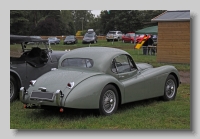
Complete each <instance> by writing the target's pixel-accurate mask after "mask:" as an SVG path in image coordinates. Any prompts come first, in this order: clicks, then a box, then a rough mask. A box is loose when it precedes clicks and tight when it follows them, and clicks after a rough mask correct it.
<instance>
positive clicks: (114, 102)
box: [99, 84, 119, 116]
mask: <svg viewBox="0 0 200 139" xmlns="http://www.w3.org/2000/svg"><path fill="white" fill-rule="evenodd" d="M118 101H119V100H118V93H117V89H116V88H115V87H114V86H113V85H110V84H109V85H106V86H105V87H104V89H103V90H102V92H101V96H100V100H99V112H100V114H101V115H104V116H108V115H111V114H113V113H115V112H116V111H117V108H118ZM106 105H107V106H106Z"/></svg>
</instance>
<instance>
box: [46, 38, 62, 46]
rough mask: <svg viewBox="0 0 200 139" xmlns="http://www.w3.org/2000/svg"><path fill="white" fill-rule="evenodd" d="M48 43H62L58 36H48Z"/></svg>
mask: <svg viewBox="0 0 200 139" xmlns="http://www.w3.org/2000/svg"><path fill="white" fill-rule="evenodd" d="M48 43H50V44H59V43H60V39H58V38H57V37H49V38H48Z"/></svg>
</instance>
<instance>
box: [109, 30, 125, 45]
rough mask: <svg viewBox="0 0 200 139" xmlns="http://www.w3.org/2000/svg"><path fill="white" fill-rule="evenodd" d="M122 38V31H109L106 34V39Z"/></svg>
mask: <svg viewBox="0 0 200 139" xmlns="http://www.w3.org/2000/svg"><path fill="white" fill-rule="evenodd" d="M121 39H122V32H121V31H109V32H108V33H107V35H106V40H107V41H108V42H109V41H113V40H117V41H119V40H121Z"/></svg>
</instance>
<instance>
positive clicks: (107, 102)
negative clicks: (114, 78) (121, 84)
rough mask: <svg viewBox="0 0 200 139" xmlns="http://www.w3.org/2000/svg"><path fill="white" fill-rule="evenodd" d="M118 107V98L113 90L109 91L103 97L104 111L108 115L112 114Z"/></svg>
mask: <svg viewBox="0 0 200 139" xmlns="http://www.w3.org/2000/svg"><path fill="white" fill-rule="evenodd" d="M115 106H116V96H115V93H114V92H113V91H112V90H108V91H107V92H106V93H105V94H104V96H103V109H104V111H105V112H106V113H111V112H112V111H113V110H114V109H115Z"/></svg>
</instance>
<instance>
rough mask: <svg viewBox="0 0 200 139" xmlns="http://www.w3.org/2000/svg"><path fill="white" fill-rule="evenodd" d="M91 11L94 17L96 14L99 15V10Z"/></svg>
mask: <svg viewBox="0 0 200 139" xmlns="http://www.w3.org/2000/svg"><path fill="white" fill-rule="evenodd" d="M91 12H92V14H94V15H95V17H97V15H100V13H101V10H92V11H91Z"/></svg>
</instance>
